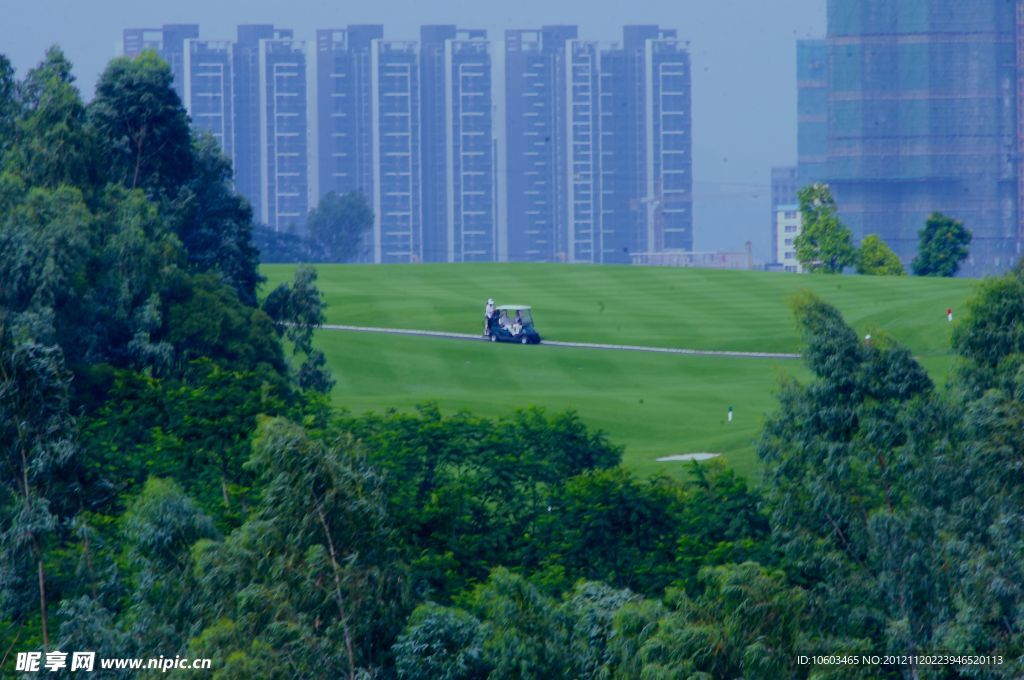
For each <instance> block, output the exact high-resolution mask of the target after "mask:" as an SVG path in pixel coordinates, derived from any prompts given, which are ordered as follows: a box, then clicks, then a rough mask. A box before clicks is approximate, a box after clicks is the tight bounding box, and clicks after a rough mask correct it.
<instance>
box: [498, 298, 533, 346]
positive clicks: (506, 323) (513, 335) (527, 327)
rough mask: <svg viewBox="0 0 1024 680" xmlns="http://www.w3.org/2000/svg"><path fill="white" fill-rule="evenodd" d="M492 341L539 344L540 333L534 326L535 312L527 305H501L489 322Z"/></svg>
mask: <svg viewBox="0 0 1024 680" xmlns="http://www.w3.org/2000/svg"><path fill="white" fill-rule="evenodd" d="M487 337H488V338H490V340H491V342H518V343H520V344H523V345H539V344H540V334H539V333H538V332H537V329H535V328H534V327H533V314H531V313H530V308H529V307H528V306H526V305H500V306H498V307H495V308H494V314H493V316H491V319H490V322H489V323H488V324H487Z"/></svg>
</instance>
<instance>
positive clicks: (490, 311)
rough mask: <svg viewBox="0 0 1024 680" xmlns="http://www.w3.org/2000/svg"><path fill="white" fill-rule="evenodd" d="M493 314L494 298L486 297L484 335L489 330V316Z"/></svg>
mask: <svg viewBox="0 0 1024 680" xmlns="http://www.w3.org/2000/svg"><path fill="white" fill-rule="evenodd" d="M493 316H494V298H487V306H486V307H484V335H488V334H489V333H490V330H491V317H493Z"/></svg>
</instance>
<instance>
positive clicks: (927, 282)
mask: <svg viewBox="0 0 1024 680" xmlns="http://www.w3.org/2000/svg"><path fill="white" fill-rule="evenodd" d="M292 271H293V266H291V265H270V266H265V267H264V268H263V272H264V274H265V275H266V276H267V279H268V281H267V288H266V289H267V290H270V288H271V287H272V286H274V285H276V284H277V283H279V282H281V281H284V280H289V279H290V278H291V275H292ZM317 272H318V274H319V280H318V286H319V287H320V289H321V290H322V291H323V293H324V295H325V299H326V301H327V319H328V321H329V322H331V323H345V324H353V325H367V326H387V327H392V328H423V329H429V330H442V331H456V332H462V333H475V332H477V331H478V330H480V329H482V318H483V309H484V303H485V302H486V300H487V298H488V297H493V298H494V299H495V300H496V301H497V302H498V304H504V303H522V304H528V305H533V307H534V315H535V317H536V319H537V327H538V329H539V330H540V332H541V334H542V335H543V336H544V337H545V338H549V339H551V340H579V341H593V342H613V343H622V344H635V345H654V346H659V347H691V348H696V349H726V350H747V351H762V352H798V351H799V350H800V340H799V337H798V335H797V332H796V328H795V326H794V324H793V315H792V312H791V311H790V306H789V305H790V301H791V300H792V298H793V296H794V295H795V294H797V293H798V292H800V291H801V290H809V291H812V292H814V293H816V294H817V295H819V296H821V297H822V298H824V299H825V300H827V301H828V302H830V303H832V304H834V305H836V307H838V308H839V309H840V311H842V313H843V315H844V316H845V317H846V319H847V321H848V322H850V323H851V324H853V326H854V327H855V328H857V329H858V331H863V332H872V333H877V332H878V331H879V330H882V331H885V332H887V333H889V334H890V335H892V336H893V337H895V338H896V339H897V340H899V341H900V342H903V343H904V344H906V345H908V346H909V347H910V348H911V349H912V350H913V351H914V353H915V354H918V355H934V354H945V353H946V352H947V350H948V347H949V335H950V330H951V329H950V326H951V324H949V323H947V322H946V308H947V307H952V308H953V309H954V311H955V312H960V311H962V309H963V303H964V300H965V299H966V298H967V296H968V295H969V293H970V291H971V289H972V287H973V286H974V284H975V282H974V281H972V280H966V279H937V278H919V277H910V276H904V277H880V276H879V277H875V276H827V275H796V274H783V273H779V274H775V273H764V272H747V271H721V270H710V269H677V268H667V267H625V266H622V267H616V266H589V265H559V264H470V265H383V266H361V265H348V266H346V265H319V266H318V267H317Z"/></svg>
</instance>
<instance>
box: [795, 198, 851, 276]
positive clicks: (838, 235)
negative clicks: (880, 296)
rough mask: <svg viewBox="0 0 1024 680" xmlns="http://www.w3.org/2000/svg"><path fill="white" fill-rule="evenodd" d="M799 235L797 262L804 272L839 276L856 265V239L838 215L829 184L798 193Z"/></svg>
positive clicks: (796, 246)
mask: <svg viewBox="0 0 1024 680" xmlns="http://www.w3.org/2000/svg"><path fill="white" fill-rule="evenodd" d="M797 198H798V199H799V201H800V218H801V219H800V233H799V234H798V235H797V237H796V238H795V239H793V246H794V247H795V248H796V259H797V260H799V261H800V264H801V266H803V268H804V270H805V271H809V272H824V273H826V274H838V273H841V272H842V271H843V268H844V267H849V266H850V265H852V264H854V262H855V260H856V255H857V252H856V250H855V249H854V247H853V235H852V233H851V232H850V230H849V228H847V227H846V225H844V224H843V223H842V222H840V221H839V217H838V216H837V215H836V202H835V199H834V198H832V192H831V191H830V190H829V188H828V185H827V184H812V185H810V186H806V187H804V188H803V189H801V190H800V191H799V192H798V193H797Z"/></svg>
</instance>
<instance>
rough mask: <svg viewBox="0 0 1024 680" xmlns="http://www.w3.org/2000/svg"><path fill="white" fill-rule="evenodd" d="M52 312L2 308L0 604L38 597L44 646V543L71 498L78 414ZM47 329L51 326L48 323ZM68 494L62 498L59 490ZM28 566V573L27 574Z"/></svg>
mask: <svg viewBox="0 0 1024 680" xmlns="http://www.w3.org/2000/svg"><path fill="white" fill-rule="evenodd" d="M47 327H48V323H47V319H45V318H39V317H38V316H36V315H32V314H25V315H14V314H9V313H5V312H4V311H3V310H0V460H2V461H3V469H4V470H5V472H6V474H5V475H4V476H3V478H2V479H3V484H2V486H0V519H2V522H0V525H2V526H3V527H4V529H3V530H2V532H0V612H3V614H4V617H5V618H7V619H10V620H13V621H20V622H21V623H22V624H24V622H25V620H26V619H27V618H29V617H30V616H31V613H30V612H31V604H30V603H32V602H33V601H35V602H36V603H38V610H37V611H38V614H39V625H40V631H41V641H42V644H43V647H44V648H45V647H48V646H49V629H48V624H47V614H48V609H49V606H50V603H49V600H48V597H47V578H46V571H47V570H46V551H47V549H48V548H49V547H50V546H49V542H50V540H51V539H52V538H54V537H55V534H56V533H57V530H58V526H59V523H60V520H61V514H62V513H61V512H60V509H59V507H60V504H61V503H62V502H63V503H68V504H70V503H72V502H73V499H72V498H69V497H68V496H71V491H70V489H71V488H73V487H72V484H71V483H72V482H73V481H74V478H73V476H71V475H70V474H69V470H70V469H71V468H72V466H73V465H74V463H75V457H76V453H77V449H76V446H75V441H74V429H75V421H74V419H73V418H72V417H71V413H70V412H69V399H68V384H69V383H70V376H69V375H68V373H67V371H66V370H65V368H64V357H63V355H62V353H61V350H60V348H59V347H57V346H56V345H53V344H50V342H52V340H50V342H47V340H48V338H47V336H50V338H52V329H48V328H47ZM48 330H49V331H50V332H47V331H48ZM62 496H63V498H62ZM30 574H31V576H29V575H30Z"/></svg>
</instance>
